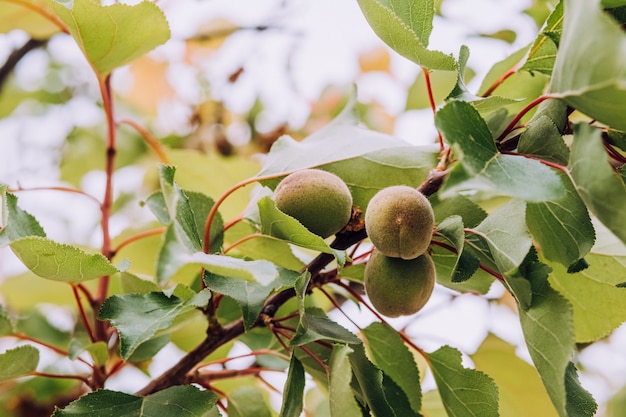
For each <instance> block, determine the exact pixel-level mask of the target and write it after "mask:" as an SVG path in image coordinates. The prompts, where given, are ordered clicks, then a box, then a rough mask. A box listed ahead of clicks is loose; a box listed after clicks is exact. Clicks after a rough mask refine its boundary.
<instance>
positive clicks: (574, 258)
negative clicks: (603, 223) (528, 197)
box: [526, 173, 595, 267]
mask: <svg viewBox="0 0 626 417" xmlns="http://www.w3.org/2000/svg"><path fill="white" fill-rule="evenodd" d="M560 176H561V181H562V182H563V185H564V187H565V196H564V197H563V198H560V199H558V200H554V201H545V202H542V203H528V205H527V207H526V223H527V224H528V229H529V230H530V233H531V234H532V236H533V238H534V239H535V240H536V241H537V243H538V245H539V247H540V248H541V252H542V253H543V255H544V256H545V257H546V258H547V259H548V260H551V261H555V262H559V263H561V264H562V265H565V266H566V267H570V265H573V264H576V263H577V262H578V261H579V260H580V259H582V258H583V257H584V256H585V255H586V254H587V253H588V252H589V250H591V247H592V246H593V242H594V241H595V230H594V228H593V225H592V224H591V219H590V218H589V213H587V207H585V204H584V203H583V202H582V200H581V199H580V197H579V196H578V193H577V192H576V189H575V188H574V186H573V184H572V182H571V180H570V179H569V178H568V176H567V174H565V173H561V174H560Z"/></svg>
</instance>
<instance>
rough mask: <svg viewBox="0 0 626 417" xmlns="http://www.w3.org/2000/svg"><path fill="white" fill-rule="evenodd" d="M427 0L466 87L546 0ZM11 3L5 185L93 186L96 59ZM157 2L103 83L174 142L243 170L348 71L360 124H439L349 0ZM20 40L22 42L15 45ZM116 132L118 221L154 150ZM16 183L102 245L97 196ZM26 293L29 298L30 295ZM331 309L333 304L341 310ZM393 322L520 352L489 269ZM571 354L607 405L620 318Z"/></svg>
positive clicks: (0, 134)
mask: <svg viewBox="0 0 626 417" xmlns="http://www.w3.org/2000/svg"><path fill="white" fill-rule="evenodd" d="M436 3H437V10H438V16H437V17H436V18H435V25H434V30H433V34H432V36H431V39H430V45H429V46H430V47H431V48H433V49H438V50H442V51H444V52H447V53H452V54H454V55H455V56H458V51H459V48H460V46H461V45H463V44H465V45H468V46H469V48H470V53H471V55H470V58H469V62H468V67H469V69H468V73H467V79H468V80H470V81H469V83H468V86H469V88H470V90H472V89H474V90H476V89H477V87H478V86H479V85H480V82H481V81H482V78H483V76H484V75H485V74H486V72H487V71H488V70H489V69H490V68H491V66H492V65H493V64H494V63H496V62H498V61H500V60H502V59H504V58H505V57H507V56H508V55H509V54H511V53H512V52H514V51H516V50H518V49H520V48H522V47H523V46H525V45H527V44H528V43H529V42H531V41H533V40H534V38H535V36H536V35H537V33H538V30H539V27H538V25H539V24H540V23H541V22H543V20H544V19H545V17H546V16H547V14H548V13H549V11H550V7H552V3H553V2H551V1H548V0H544V1H542V0H472V1H467V0H445V1H444V0H440V1H437V2H436ZM6 4H7V3H4V2H2V1H0V66H1V67H2V69H3V70H6V71H2V72H1V73H0V74H2V75H1V78H0V183H2V184H6V185H8V186H9V187H11V188H19V187H23V188H36V187H50V186H64V185H69V186H76V187H79V188H81V189H83V190H85V191H86V192H88V193H90V194H93V195H96V196H100V195H102V192H103V191H102V188H103V184H104V175H105V174H104V171H103V168H104V159H103V155H104V137H105V131H106V128H105V121H104V113H103V111H102V108H101V103H100V101H99V91H98V88H97V84H96V82H95V78H94V76H93V73H92V72H91V71H90V69H89V67H88V66H87V64H86V61H85V60H84V57H83V56H82V54H81V52H80V51H79V49H78V48H77V47H76V45H75V43H74V41H73V40H72V39H70V38H69V37H68V36H65V35H63V34H56V35H53V36H52V37H50V38H49V39H47V40H38V39H37V37H36V38H35V39H31V36H30V35H29V34H28V33H26V32H24V31H21V30H13V29H12V28H11V26H10V24H9V22H7V19H4V20H2V14H3V7H5V5H6ZM158 5H159V6H160V7H161V8H162V9H163V10H164V12H165V13H166V15H167V18H168V21H169V23H170V27H171V31H172V37H171V40H170V41H168V42H167V43H166V44H165V45H162V46H161V47H159V48H157V49H156V50H154V51H153V52H151V53H150V54H148V55H146V56H144V57H142V58H140V59H138V60H136V61H134V62H133V63H132V64H131V65H129V66H126V67H123V68H121V69H119V70H117V71H116V72H115V73H114V75H113V78H112V83H113V87H114V91H115V94H116V96H117V97H116V103H115V106H116V115H117V118H118V119H119V120H123V119H127V120H131V121H134V122H136V123H138V124H139V125H141V126H144V127H145V128H147V129H149V130H150V131H151V132H152V134H154V135H155V136H156V137H157V138H159V140H161V141H162V142H163V143H165V144H167V145H169V146H171V147H175V148H181V149H195V150H200V151H202V152H203V153H206V154H208V155H223V156H227V157H232V158H241V159H242V161H245V162H242V173H243V172H247V173H248V175H253V174H254V173H255V172H256V170H257V169H258V168H259V167H260V165H259V164H260V162H261V161H262V159H263V154H264V153H266V152H267V151H268V150H269V148H270V147H271V145H272V143H273V142H274V141H275V140H276V139H277V138H278V137H280V136H281V135H283V134H289V135H291V136H292V137H294V138H304V137H306V136H307V135H309V134H310V133H312V132H314V131H316V130H317V129H319V128H320V127H322V126H324V125H325V124H327V123H328V122H329V121H330V120H331V119H332V118H333V116H334V115H336V114H337V113H338V112H339V111H340V110H341V108H342V106H343V104H344V103H345V102H346V100H347V98H348V96H349V94H350V92H351V90H352V86H353V85H356V87H357V91H358V111H359V114H360V119H361V121H362V122H363V123H364V124H365V125H367V126H368V127H370V128H371V129H374V130H378V131H381V132H385V133H389V134H392V135H394V136H397V137H400V138H403V139H405V140H407V141H409V142H411V143H415V144H430V143H434V141H435V139H436V131H435V128H434V126H433V122H432V119H433V114H432V111H431V110H430V108H429V104H428V101H427V95H426V90H425V87H424V79H423V74H420V71H419V69H418V68H417V67H416V66H415V65H414V64H413V63H411V62H409V61H407V60H406V59H404V58H402V57H400V56H399V55H397V54H395V53H394V52H393V51H391V50H390V49H389V48H388V47H387V46H386V45H384V44H383V43H382V42H381V41H380V40H379V38H378V37H377V36H376V35H375V34H374V33H373V31H372V30H371V29H370V27H369V26H368V25H367V23H366V21H365V19H364V18H363V15H362V14H361V11H360V9H359V7H358V5H357V3H356V1H354V0H315V1H313V0H265V1H258V0H235V1H233V0H159V1H158ZM42 32H43V33H42V34H41V38H47V35H48V34H47V33H45V28H42ZM19 53H23V57H22V58H21V59H19V60H15V58H16V56H17V54H19ZM14 61H15V62H16V63H15V65H13V62H14ZM433 80H434V82H435V84H434V90H435V91H434V92H435V96H436V99H437V100H438V102H440V103H441V102H442V101H443V98H444V97H445V96H446V94H447V93H448V91H449V90H450V89H451V87H452V86H453V84H454V82H455V81H456V74H454V73H442V74H436V76H435V77H434V78H433ZM118 143H119V150H118V155H119V157H118V158H119V159H118V168H119V170H118V171H117V173H116V181H115V192H116V207H115V214H114V216H113V217H112V231H113V234H114V235H115V234H118V233H121V232H122V231H124V230H125V229H127V228H129V227H130V226H133V225H140V224H141V223H142V222H146V219H145V218H144V217H145V211H142V210H139V204H138V202H139V201H142V199H144V198H145V197H146V196H147V193H149V192H150V191H151V189H150V188H149V187H147V186H144V184H145V182H146V175H147V174H146V173H147V171H148V170H149V168H150V167H153V165H154V159H153V157H152V156H150V151H149V150H148V149H147V147H146V145H145V144H144V142H143V140H142V139H141V138H140V136H139V135H138V134H137V133H136V131H135V130H133V129H131V128H129V127H128V126H125V125H121V126H120V128H119V140H118ZM138 161H139V162H138ZM142 161H144V162H142ZM211 175H220V174H219V173H214V174H211ZM235 176H236V175H235ZM138 190H139V191H138ZM141 190H145V193H146V194H143V195H142V194H141ZM214 197H216V196H214ZM19 198H20V206H21V207H23V208H24V209H26V210H28V211H29V212H31V213H33V214H34V215H35V216H36V217H38V218H39V219H40V221H41V223H42V225H43V226H44V229H45V230H46V232H47V234H48V236H49V237H51V238H52V239H55V240H58V241H63V242H69V243H77V244H82V245H85V246H89V247H98V246H99V245H100V244H101V242H100V238H101V237H100V234H99V229H98V218H99V208H98V206H97V204H94V202H93V201H89V200H86V199H84V198H82V197H81V196H79V195H76V196H73V195H71V194H64V195H63V196H62V202H60V200H59V194H58V193H55V192H53V191H37V192H22V193H20V194H19ZM225 217H228V215H226V216H225ZM601 243H603V242H599V244H601ZM23 272H24V271H23V269H22V268H21V267H20V265H19V263H18V262H17V261H16V260H15V259H14V257H13V255H12V253H11V252H10V251H8V250H6V249H1V250H0V301H2V297H4V298H5V299H6V298H8V297H10V295H9V294H13V293H14V292H15V289H16V288H18V284H17V283H16V282H15V280H12V279H11V278H12V277H15V276H17V275H19V274H21V273H23ZM33 297H35V298H36V296H33ZM33 297H31V298H30V300H29V301H28V302H31V303H32V302H35V301H34V300H35V298H33ZM10 301H11V302H12V304H13V303H16V302H17V303H18V304H19V303H21V302H26V301H23V300H20V299H17V300H16V299H13V300H10ZM346 312H347V313H348V314H349V315H350V316H351V317H353V318H356V321H357V324H359V325H362V324H366V323H368V322H371V321H372V319H373V317H372V316H370V315H369V314H367V313H366V312H363V311H358V310H356V308H355V306H353V305H351V304H350V305H348V304H347V305H346ZM333 318H336V319H337V320H342V319H343V318H342V316H341V315H340V314H338V315H337V316H334V317H333ZM392 323H393V324H394V325H396V326H398V328H405V329H406V331H407V334H409V335H412V336H413V337H415V340H416V342H417V343H418V345H420V346H422V347H423V348H425V349H426V350H430V349H435V348H437V347H438V346H440V345H442V344H450V345H452V346H455V347H458V348H459V349H461V351H463V352H464V353H466V354H468V355H469V354H472V353H474V352H475V351H476V350H477V349H478V347H479V346H480V344H481V343H482V342H483V341H484V339H485V337H486V336H487V334H488V333H493V334H495V335H497V336H498V337H500V338H502V339H504V340H505V341H507V342H508V343H510V344H512V345H514V346H516V347H517V354H518V355H519V356H520V357H521V358H523V359H525V360H528V354H527V352H526V347H525V345H524V341H523V337H522V333H521V330H520V326H519V321H518V319H517V316H516V313H515V307H514V302H512V300H510V299H509V298H508V296H507V295H506V294H505V291H504V290H503V288H502V287H501V286H500V285H499V284H498V283H495V284H494V285H493V288H492V289H491V291H490V292H489V294H488V295H487V297H477V296H473V295H471V294H468V295H459V294H457V293H454V292H452V291H450V290H446V289H443V288H438V289H437V291H436V293H435V296H434V298H433V300H432V301H431V302H429V305H428V307H427V308H426V309H425V310H424V311H423V313H421V314H420V315H418V317H417V318H415V317H413V318H409V319H396V320H393V321H392ZM346 326H348V327H349V326H350V323H349V322H346ZM177 355H179V352H176V350H175V348H174V347H170V348H169V350H166V351H165V353H164V354H163V356H164V357H165V356H168V358H169V359H163V361H162V362H161V363H160V365H158V366H163V367H165V366H167V365H168V363H171V362H172V361H174V360H175V359H176V357H177ZM465 359H466V360H467V361H468V363H469V364H471V360H470V359H469V357H466V358H465ZM579 360H580V363H579V365H580V367H581V381H582V383H583V385H584V386H585V387H586V388H587V389H588V390H590V391H591V392H592V393H593V395H594V396H595V398H596V399H597V400H598V402H599V403H601V404H602V407H603V411H602V412H605V411H606V407H607V404H608V407H617V405H616V404H623V403H624V402H625V400H624V399H622V397H626V392H624V391H622V387H623V386H624V385H625V384H626V331H625V330H624V329H623V328H621V329H618V330H617V331H616V332H615V333H614V334H613V335H612V336H610V337H608V338H607V339H606V340H603V341H600V342H598V343H596V344H594V345H592V346H590V347H581V354H580V357H579ZM155 362H156V361H155ZM153 372H158V369H153ZM135 377H136V378H137V380H138V381H139V382H137V383H132V382H131V383H128V381H127V380H124V379H123V378H120V379H119V380H118V381H117V384H118V385H119V386H117V387H115V386H114V387H112V388H118V389H128V390H132V389H133V387H134V385H136V384H138V385H140V386H141V385H142V383H143V379H142V378H145V375H141V374H138V375H135ZM113 383H115V382H113ZM428 383H432V382H429V381H427V382H426V384H428ZM616 396H617V397H616ZM621 406H623V405H621ZM614 415H618V414H614Z"/></svg>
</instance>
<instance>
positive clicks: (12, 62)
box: [0, 39, 48, 91]
mask: <svg viewBox="0 0 626 417" xmlns="http://www.w3.org/2000/svg"><path fill="white" fill-rule="evenodd" d="M47 43H48V40H47V39H45V40H40V39H29V40H28V42H26V43H25V44H24V45H22V47H21V48H18V49H16V50H15V51H13V52H12V53H11V55H9V57H8V58H7V60H6V61H5V63H4V65H3V66H2V67H0V91H2V87H3V86H4V83H5V82H6V80H7V78H8V77H9V75H10V74H11V72H13V70H14V69H15V67H16V66H17V64H18V62H20V61H21V60H22V58H24V57H25V56H26V54H28V53H29V52H30V51H32V50H33V49H37V48H40V47H42V46H44V45H46V44H47Z"/></svg>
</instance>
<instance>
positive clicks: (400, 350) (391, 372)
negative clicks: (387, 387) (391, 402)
mask: <svg viewBox="0 0 626 417" xmlns="http://www.w3.org/2000/svg"><path fill="white" fill-rule="evenodd" d="M363 334H364V335H365V339H366V340H365V348H366V350H367V353H368V357H369V358H370V360H371V361H372V362H373V363H374V365H376V366H377V367H378V368H379V369H380V370H381V371H383V372H384V373H385V375H387V376H388V377H389V378H391V379H392V380H393V382H395V384H396V385H397V386H398V387H399V388H400V389H401V390H402V391H403V392H404V394H405V396H406V398H407V399H408V402H409V404H410V408H411V409H412V410H413V412H414V413H419V412H420V410H421V409H422V390H421V388H420V387H421V382H420V375H419V369H418V368H417V364H416V363H415V359H413V354H412V353H411V352H410V351H409V349H408V348H407V346H406V345H405V344H404V341H403V340H402V338H401V337H400V336H399V335H398V333H397V332H396V331H395V330H394V329H392V328H391V327H389V326H386V325H384V324H382V323H373V324H371V325H369V326H368V327H366V328H365V329H363Z"/></svg>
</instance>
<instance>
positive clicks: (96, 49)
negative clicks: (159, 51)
mask: <svg viewBox="0 0 626 417" xmlns="http://www.w3.org/2000/svg"><path fill="white" fill-rule="evenodd" d="M54 11H55V13H56V14H57V15H58V16H59V17H60V18H61V20H62V21H63V22H64V23H65V24H66V25H67V27H68V28H69V31H70V34H71V35H72V37H73V38H74V39H75V40H76V43H77V44H78V46H79V47H80V48H81V49H82V51H83V53H84V54H85V56H86V57H87V60H88V61H89V63H90V64H91V65H92V66H93V68H94V70H95V71H96V72H97V73H98V75H99V76H100V77H104V76H106V75H108V74H109V73H110V72H111V71H113V70H114V69H115V68H117V67H121V66H122V65H126V64H128V63H130V62H131V61H133V60H134V59H136V58H139V57H140V56H142V55H144V54H146V53H148V52H150V51H151V50H152V49H154V48H156V47H157V46H159V45H161V44H163V43H165V42H166V41H167V40H168V39H169V38H170V29H169V26H168V23H167V20H166V19H165V15H164V14H163V12H162V11H161V9H159V7H158V6H157V5H156V4H154V3H152V2H149V1H142V2H140V3H138V4H135V5H133V6H131V5H127V4H122V3H115V4H112V5H110V6H101V5H100V3H99V2H96V1H94V0H76V1H74V2H72V6H71V7H69V8H68V7H67V6H65V5H62V4H59V3H58V2H57V3H55V4H54Z"/></svg>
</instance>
